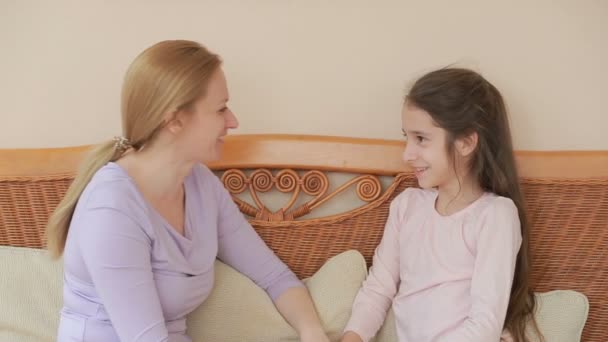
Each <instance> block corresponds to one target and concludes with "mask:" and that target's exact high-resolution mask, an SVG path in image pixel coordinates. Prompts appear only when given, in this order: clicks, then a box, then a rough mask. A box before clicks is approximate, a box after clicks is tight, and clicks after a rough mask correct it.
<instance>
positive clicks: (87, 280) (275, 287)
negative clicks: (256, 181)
mask: <svg viewBox="0 0 608 342" xmlns="http://www.w3.org/2000/svg"><path fill="white" fill-rule="evenodd" d="M228 98H229V97H228V90H227V86H226V79H225V77H224V73H223V71H222V69H221V60H220V58H219V56H217V55H216V54H213V53H211V52H209V51H208V50H207V49H205V48H204V47H203V46H201V45H199V44H198V43H196V42H192V41H183V40H181V41H164V42H160V43H158V44H155V45H153V46H151V47H150V48H148V49H146V50H145V51H144V52H142V53H141V54H140V55H139V56H138V57H137V58H136V59H135V60H134V61H133V63H132V64H131V66H130V68H129V70H128V71H127V74H126V77H125V80H124V84H123V90H122V126H123V135H122V136H121V137H117V138H115V139H113V140H109V141H108V142H106V143H103V144H101V145H100V146H98V147H97V148H96V149H95V150H94V151H93V152H92V154H91V156H90V157H89V158H88V159H87V160H86V161H85V162H84V164H83V166H82V168H81V170H80V172H79V174H78V175H77V177H76V179H75V180H74V183H73V184H72V186H71V187H70V189H69V190H68V192H67V194H66V196H65V198H64V199H63V201H62V202H61V203H60V205H59V206H58V208H57V210H56V211H55V212H54V214H53V215H52V217H51V219H50V221H49V225H48V227H47V235H48V248H49V250H50V251H51V253H53V255H54V256H55V257H59V256H61V255H62V254H63V255H64V264H65V267H64V269H65V270H64V291H63V293H64V303H63V309H62V311H61V319H60V325H59V332H58V341H60V342H61V341H105V342H110V341H190V338H189V337H188V336H187V335H186V319H185V317H186V315H187V314H188V313H190V312H191V311H193V310H194V309H195V308H196V307H197V306H199V305H200V304H201V303H202V302H203V301H204V300H205V298H206V297H207V296H208V295H209V293H210V291H211V289H212V287H213V262H214V260H215V259H216V257H217V258H219V259H221V260H222V261H224V262H225V263H227V264H229V265H231V266H232V267H234V268H236V269H237V270H239V271H240V272H242V273H243V274H245V275H247V276H248V277H250V278H251V279H252V280H253V281H254V282H256V283H257V284H258V285H259V286H260V287H262V288H263V289H264V290H266V292H267V293H268V294H269V296H270V297H271V298H272V300H273V301H274V303H275V305H276V307H277V309H278V310H279V311H280V312H281V314H282V315H283V316H284V317H285V319H286V320H287V321H288V322H289V323H290V324H291V325H292V326H293V327H294V329H295V330H296V331H297V332H298V333H299V335H300V337H301V340H302V341H314V342H318V341H328V339H327V336H326V335H325V333H324V332H323V329H322V326H321V324H320V321H319V318H318V315H317V313H316V312H315V309H314V306H313V303H312V300H311V298H310V295H309V293H308V292H307V290H306V289H305V288H304V287H303V285H302V283H301V282H300V281H299V280H298V278H297V277H296V276H295V275H294V274H293V273H292V272H291V271H290V270H289V269H288V268H287V266H286V265H285V264H283V263H282V262H281V261H280V260H279V259H278V258H277V257H276V256H275V255H274V253H273V252H272V251H271V250H270V249H269V248H268V247H267V246H266V245H265V244H264V242H263V241H262V240H261V239H260V237H259V236H258V235H257V234H256V233H255V231H254V230H253V228H252V227H251V226H250V225H249V224H248V222H247V221H246V220H245V218H244V217H243V215H242V214H241V213H240V212H239V210H238V208H237V207H236V206H235V204H234V203H233V202H232V200H231V198H230V195H229V194H228V193H227V192H226V190H225V189H224V187H223V186H222V184H221V182H220V181H219V180H218V179H217V177H215V175H214V174H212V173H211V171H210V170H209V169H208V168H207V167H206V166H204V164H205V163H206V162H209V161H212V160H216V159H218V158H219V157H220V154H221V151H222V144H223V139H224V136H226V134H227V133H228V130H229V129H233V128H236V127H237V126H238V121H237V119H236V117H235V115H234V113H232V111H231V110H230V109H229V108H228V106H227V102H228Z"/></svg>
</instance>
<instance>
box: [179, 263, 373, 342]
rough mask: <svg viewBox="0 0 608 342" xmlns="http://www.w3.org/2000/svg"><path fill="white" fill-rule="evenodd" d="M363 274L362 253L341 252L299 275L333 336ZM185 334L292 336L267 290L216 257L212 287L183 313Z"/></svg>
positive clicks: (256, 338)
mask: <svg viewBox="0 0 608 342" xmlns="http://www.w3.org/2000/svg"><path fill="white" fill-rule="evenodd" d="M365 276H366V266H365V260H364V259H363V256H362V255H361V254H360V253H359V252H357V251H347V252H344V253H341V254H339V255H336V256H334V257H333V258H331V259H329V260H328V261H327V262H326V263H325V265H324V266H323V267H321V269H319V270H318V271H317V272H316V273H315V274H314V275H313V276H312V277H311V278H309V279H306V280H305V284H306V287H307V288H308V290H309V291H310V294H311V296H312V298H313V301H314V303H315V306H316V308H317V311H318V313H319V316H320V317H321V320H322V322H323V325H324V328H325V330H326V331H327V333H328V336H330V338H331V340H332V341H338V340H339V339H340V337H341V335H342V331H343V330H344V327H345V326H346V323H347V321H348V318H349V317H350V310H351V307H352V303H353V301H354V299H355V296H356V294H357V291H358V290H359V287H360V286H361V283H362V282H363V280H364V279H365ZM188 335H190V336H191V337H192V339H193V341H194V342H196V341H298V337H297V334H296V332H295V331H294V330H293V329H292V328H291V326H290V325H289V324H288V323H287V322H286V321H285V320H284V319H283V317H282V316H281V315H280V314H279V312H278V311H277V310H276V309H275V307H274V304H273V303H272V301H271V300H270V298H269V297H268V295H267V294H266V293H265V292H264V291H263V290H262V289H261V288H259V287H258V286H256V285H255V284H254V283H253V282H252V281H251V280H250V279H249V278H247V277H245V276H244V275H242V274H240V273H238V272H237V271H235V270H234V269H232V268H230V267H228V266H226V265H224V264H222V263H221V262H219V261H218V262H216V286H215V287H214V290H213V292H212V293H211V295H210V296H209V298H208V299H207V300H206V301H205V302H204V303H203V304H202V305H201V306H200V307H199V308H198V309H197V310H195V311H194V312H193V313H191V314H190V315H189V316H188Z"/></svg>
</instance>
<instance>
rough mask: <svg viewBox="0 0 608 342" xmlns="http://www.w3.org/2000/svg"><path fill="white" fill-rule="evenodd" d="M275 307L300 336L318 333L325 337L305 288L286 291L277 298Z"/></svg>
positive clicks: (293, 288)
mask: <svg viewBox="0 0 608 342" xmlns="http://www.w3.org/2000/svg"><path fill="white" fill-rule="evenodd" d="M275 305H276V307H277V309H278V310H279V312H280V313H281V315H283V317H284V318H285V320H286V321H287V322H288V323H289V324H290V325H291V326H292V327H293V328H294V329H295V330H296V331H297V332H298V334H299V335H300V336H302V335H307V334H319V333H322V334H323V335H325V333H324V332H323V326H322V325H321V321H320V320H319V315H318V314H317V311H316V309H315V306H314V304H313V302H312V298H311V297H310V294H309V293H308V290H306V288H304V287H292V288H290V289H288V290H286V291H285V292H283V293H282V294H281V295H280V296H279V297H278V298H277V300H276V301H275Z"/></svg>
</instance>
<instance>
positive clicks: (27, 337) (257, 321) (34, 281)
mask: <svg viewBox="0 0 608 342" xmlns="http://www.w3.org/2000/svg"><path fill="white" fill-rule="evenodd" d="M62 266H63V265H62V262H61V261H52V260H51V259H50V258H49V257H48V255H47V253H46V251H44V250H40V249H30V248H21V247H8V246H0V273H1V274H2V277H0V341H24V342H29V341H32V342H34V341H36V342H40V341H49V342H51V341H55V340H56V335H57V327H58V324H59V312H60V310H61V306H62V294H61V293H62V286H63V281H62V272H63V268H62ZM215 267H216V270H215V272H216V283H215V287H214V290H213V291H212V293H211V294H210V296H209V297H208V299H207V300H206V301H205V302H204V303H203V304H202V305H201V306H200V307H199V308H198V309H197V310H195V311H194V312H192V313H191V314H190V315H189V316H188V334H189V335H190V336H191V337H192V339H193V340H194V341H195V342H196V341H272V340H274V341H277V340H285V341H289V340H294V341H296V340H297V334H296V332H295V331H294V330H293V329H292V328H291V327H290V326H289V324H287V322H286V321H285V320H284V319H283V318H282V316H281V315H280V314H279V313H278V311H277V310H276V309H275V308H274V305H273V303H272V301H271V300H270V297H268V295H267V294H266V293H265V292H264V291H263V290H262V289H260V288H259V287H257V286H256V285H255V284H254V283H253V282H252V281H251V280H249V278H247V277H245V276H244V275H242V274H240V273H239V272H237V271H235V270H234V269H232V268H231V267H229V266H227V265H225V264H223V263H222V262H220V261H216V264H215ZM365 276H366V267H365V261H364V259H363V256H362V255H361V254H360V253H359V252H357V251H347V252H344V253H341V254H339V255H337V256H334V257H333V258H331V259H329V260H328V261H327V262H326V263H325V265H324V266H323V267H322V268H321V269H319V270H318V271H317V272H316V273H315V274H314V275H313V276H312V277H311V278H309V279H306V280H305V284H306V286H307V287H308V290H309V291H310V293H311V296H312V298H313V301H314V302H315V305H316V308H317V311H318V312H319V314H320V316H321V318H322V321H323V324H324V327H325V329H326V330H327V332H328V334H329V335H330V336H332V340H338V339H339V337H340V335H341V334H342V330H343V329H344V326H345V325H346V322H347V320H348V318H349V316H350V310H351V306H352V302H353V300H354V298H355V295H356V294H357V291H358V290H359V287H360V286H361V283H362V282H363V280H364V279H365Z"/></svg>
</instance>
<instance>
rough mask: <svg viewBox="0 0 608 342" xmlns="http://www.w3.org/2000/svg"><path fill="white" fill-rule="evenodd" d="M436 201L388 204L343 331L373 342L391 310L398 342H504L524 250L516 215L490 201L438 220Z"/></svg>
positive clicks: (401, 199) (405, 196)
mask: <svg viewBox="0 0 608 342" xmlns="http://www.w3.org/2000/svg"><path fill="white" fill-rule="evenodd" d="M436 198H437V191H435V190H422V189H415V188H412V189H407V190H405V191H404V192H403V193H402V194H400V195H399V196H397V197H396V198H395V200H394V201H393V202H392V203H391V207H390V213H389V218H388V221H387V224H386V227H385V231H384V235H383V238H382V241H381V243H380V244H379V246H378V248H377V249H376V251H375V253H374V257H373V265H372V267H371V268H370V272H369V275H368V277H367V279H366V280H365V282H364V284H363V286H362V288H361V289H360V291H359V293H358V294H357V297H356V299H355V302H354V304H353V310H352V316H351V318H350V320H349V322H348V324H347V326H346V328H345V331H349V330H350V331H353V332H356V333H358V334H359V335H360V336H361V337H362V338H363V340H364V341H368V340H369V339H370V338H371V337H373V336H374V335H375V334H376V332H377V331H378V329H379V328H380V327H381V325H382V323H383V321H384V319H385V316H386V313H387V311H388V309H389V307H390V306H391V305H392V308H393V311H394V314H395V321H396V322H395V323H396V327H397V335H398V337H399V341H400V342H412V341H415V342H427V341H428V342H431V341H433V342H443V341H446V342H488V341H499V340H500V338H501V333H502V330H503V324H504V320H505V316H506V312H507V307H508V304H509V297H510V292H511V285H512V282H513V277H514V272H515V263H516V258H517V254H518V251H519V248H520V245H521V242H522V237H521V229H520V222H519V216H518V211H517V207H516V206H515V204H514V203H513V201H511V200H510V199H508V198H505V197H500V196H497V195H494V194H491V193H485V194H484V195H482V196H481V197H480V198H479V199H477V200H476V201H475V202H473V203H472V204H470V205H469V206H467V207H466V208H465V209H463V210H461V211H459V212H457V213H455V214H452V215H449V216H441V215H440V214H439V213H438V212H437V211H436V210H435V200H436Z"/></svg>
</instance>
